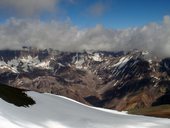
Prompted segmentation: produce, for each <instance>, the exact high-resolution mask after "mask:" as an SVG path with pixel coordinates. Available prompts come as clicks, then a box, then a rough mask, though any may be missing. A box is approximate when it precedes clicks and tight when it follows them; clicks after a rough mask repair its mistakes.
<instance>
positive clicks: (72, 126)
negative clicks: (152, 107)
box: [0, 85, 170, 128]
mask: <svg viewBox="0 0 170 128" xmlns="http://www.w3.org/2000/svg"><path fill="white" fill-rule="evenodd" d="M0 90H3V91H4V92H6V93H4V94H3V99H0V127H1V128H169V126H170V121H169V119H161V118H153V117H145V116H134V115H128V114H126V113H124V112H117V111H114V110H108V109H99V108H95V107H90V106H87V105H84V104H81V103H79V102H77V101H74V100H71V99H69V98H66V97H63V96H57V95H53V94H48V93H45V94H43V93H36V92H33V91H29V92H25V91H23V90H19V89H14V88H12V87H8V88H6V87H5V86H4V85H1V87H0ZM7 92H8V93H7ZM9 92H10V93H13V96H14V97H15V100H18V101H20V102H21V103H22V100H21V99H22V98H24V99H27V100H28V99H29V101H28V102H26V101H27V100H25V103H22V104H23V106H20V107H18V106H16V105H14V103H9V102H7V99H9V98H7V97H9ZM14 92H15V93H14ZM23 93H25V95H23ZM1 94H2V93H1ZM0 98H2V95H1V96H0ZM6 98H7V99H6ZM12 98H13V97H10V99H12ZM30 98H31V99H32V101H35V102H34V103H33V104H32V102H31V104H30V105H28V106H27V107H25V104H29V103H30ZM20 102H19V103H20Z"/></svg>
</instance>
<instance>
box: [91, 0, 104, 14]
mask: <svg viewBox="0 0 170 128" xmlns="http://www.w3.org/2000/svg"><path fill="white" fill-rule="evenodd" d="M88 10H89V11H90V14H92V15H93V16H101V15H102V14H104V12H105V11H106V10H107V5H105V4H104V3H101V2H99V3H95V4H93V5H91V6H90V7H89V8H88Z"/></svg>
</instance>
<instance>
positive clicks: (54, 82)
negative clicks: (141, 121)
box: [0, 48, 170, 110]
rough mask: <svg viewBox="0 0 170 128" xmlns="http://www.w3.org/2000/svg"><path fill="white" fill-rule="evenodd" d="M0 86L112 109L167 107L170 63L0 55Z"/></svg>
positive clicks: (80, 55)
mask: <svg viewBox="0 0 170 128" xmlns="http://www.w3.org/2000/svg"><path fill="white" fill-rule="evenodd" d="M0 82H1V83H4V84H8V85H10V86H13V87H17V88H21V89H24V90H25V89H26V90H33V91H38V92H48V93H52V94H57V95H63V96H67V97H69V98H72V99H75V100H77V101H80V102H82V103H85V104H88V105H93V106H99V107H104V108H110V109H117V110H130V109H135V108H143V107H150V106H158V105H163V104H170V58H164V59H160V58H158V57H155V56H153V55H151V54H150V53H148V52H144V51H139V50H133V51H130V52H122V51H120V52H106V51H83V52H61V51H56V50H52V49H48V50H47V49H46V50H38V49H35V48H24V49H22V50H1V51H0Z"/></svg>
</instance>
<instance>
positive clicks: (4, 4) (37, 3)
mask: <svg viewBox="0 0 170 128" xmlns="http://www.w3.org/2000/svg"><path fill="white" fill-rule="evenodd" d="M58 1H59V0H0V7H1V8H4V9H5V11H10V10H12V11H14V14H17V15H21V16H33V15H38V14H39V13H41V12H44V11H54V9H55V6H56V4H57V2H58ZM11 13H13V12H11Z"/></svg>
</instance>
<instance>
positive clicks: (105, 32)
mask: <svg viewBox="0 0 170 128" xmlns="http://www.w3.org/2000/svg"><path fill="white" fill-rule="evenodd" d="M0 44H1V45H0V49H5V48H9V49H18V48H21V47H22V46H23V45H25V46H33V47H38V48H55V49H58V50H67V51H80V50H112V51H113V50H114V51H119V50H132V49H141V50H148V51H150V52H152V53H155V54H158V55H160V56H170V50H169V49H170V17H169V16H165V17H164V19H163V22H162V23H161V24H157V23H150V24H148V25H145V26H143V27H135V28H128V29H123V30H113V29H107V28H105V27H103V26H102V25H96V26H95V27H93V28H88V29H79V28H78V27H76V26H74V25H72V24H71V23H69V22H64V23H61V22H57V21H50V22H43V21H40V20H23V19H16V18H11V19H9V20H8V21H7V22H5V23H4V24H1V25H0Z"/></svg>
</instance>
